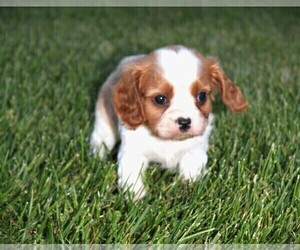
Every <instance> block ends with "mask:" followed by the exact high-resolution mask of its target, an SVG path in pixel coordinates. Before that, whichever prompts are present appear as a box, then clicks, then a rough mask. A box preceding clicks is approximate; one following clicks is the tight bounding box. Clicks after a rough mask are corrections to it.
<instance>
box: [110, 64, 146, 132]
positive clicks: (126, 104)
mask: <svg viewBox="0 0 300 250" xmlns="http://www.w3.org/2000/svg"><path fill="white" fill-rule="evenodd" d="M142 73H143V72H142V70H141V69H140V68H139V67H136V66H135V65H129V66H127V67H125V68H124V70H123V72H122V76H121V79H120V81H119V82H118V83H117V85H116V87H115V89H114V90H113V105H114V109H115V111H116V113H117V115H118V117H119V118H120V119H121V121H122V122H123V123H124V124H125V125H126V126H127V127H128V128H130V129H136V128H137V127H138V126H139V125H141V124H142V123H144V122H145V114H144V109H143V103H142V96H141V93H140V80H141V75H142Z"/></svg>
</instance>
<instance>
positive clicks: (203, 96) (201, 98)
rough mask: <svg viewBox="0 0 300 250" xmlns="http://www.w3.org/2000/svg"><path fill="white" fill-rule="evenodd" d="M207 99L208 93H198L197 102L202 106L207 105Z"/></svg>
mask: <svg viewBox="0 0 300 250" xmlns="http://www.w3.org/2000/svg"><path fill="white" fill-rule="evenodd" d="M206 98H207V94H206V92H204V91H200V92H199V93H198V95H197V101H198V102H199V103H200V104H203V103H205V101H206Z"/></svg>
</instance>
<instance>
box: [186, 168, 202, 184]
mask: <svg viewBox="0 0 300 250" xmlns="http://www.w3.org/2000/svg"><path fill="white" fill-rule="evenodd" d="M206 173H207V170H206V168H205V167H195V168H188V169H181V170H180V175H181V177H182V179H183V180H187V181H190V182H194V181H196V180H198V179H199V178H201V177H203V176H204V175H205V174H206Z"/></svg>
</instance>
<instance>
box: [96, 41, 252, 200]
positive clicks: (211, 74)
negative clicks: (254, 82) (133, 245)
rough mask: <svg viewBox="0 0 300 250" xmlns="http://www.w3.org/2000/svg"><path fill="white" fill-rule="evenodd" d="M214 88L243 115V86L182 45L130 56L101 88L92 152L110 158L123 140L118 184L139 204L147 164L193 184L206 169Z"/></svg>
mask: <svg viewBox="0 0 300 250" xmlns="http://www.w3.org/2000/svg"><path fill="white" fill-rule="evenodd" d="M216 91H217V92H219V93H220V96H221V99H222V101H223V102H224V104H225V105H226V106H227V107H228V108H229V109H230V110H231V111H233V112H244V111H246V109H247V106H248V104H247V102H246V100H245V98H244V96H243V94H242V92H241V90H240V88H239V87H237V86H236V85H235V84H234V83H233V82H232V81H231V80H230V79H229V78H228V77H227V75H226V74H225V73H224V71H223V69H222V68H221V66H220V64H219V62H218V60H217V59H215V58H213V57H205V56H203V55H202V54H200V53H199V52H197V51H196V50H195V49H192V48H187V47H184V46H181V45H174V46H168V47H164V48H159V49H157V50H154V51H153V52H151V53H150V54H147V55H146V54H143V55H135V56H128V57H125V58H124V59H123V60H122V61H121V62H120V63H119V65H118V66H117V68H116V70H115V71H114V72H112V73H111V75H109V77H108V78H107V80H106V81H105V83H104V84H103V86H102V87H101V89H100V92H99V96H98V100H97V103H96V113H95V125H94V129H93V132H92V135H91V149H92V151H93V152H94V153H95V154H98V155H99V156H100V157H101V158H105V156H106V154H107V152H109V151H111V150H112V149H113V148H114V146H115V145H116V143H117V142H118V141H119V140H121V143H120V148H119V151H118V184H119V186H120V187H122V188H125V189H126V190H129V191H130V192H129V193H131V194H132V195H133V199H134V200H135V201H136V200H139V199H141V198H143V197H144V196H145V195H146V190H145V187H144V185H143V175H144V172H145V170H146V169H147V166H148V164H149V162H157V163H160V164H161V166H162V167H165V168H168V169H173V168H176V167H178V168H179V173H180V176H181V177H182V178H183V179H184V180H189V181H195V180H197V179H198V177H199V176H202V175H204V174H205V172H206V170H205V167H206V163H207V160H208V157H207V150H208V146H209V136H210V133H211V131H212V121H213V115H212V114H211V111H212V101H213V93H214V92H216Z"/></svg>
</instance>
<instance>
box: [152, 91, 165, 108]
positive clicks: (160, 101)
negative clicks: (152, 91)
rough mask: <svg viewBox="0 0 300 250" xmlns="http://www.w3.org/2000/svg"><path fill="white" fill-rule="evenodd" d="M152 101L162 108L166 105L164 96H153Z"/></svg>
mask: <svg viewBox="0 0 300 250" xmlns="http://www.w3.org/2000/svg"><path fill="white" fill-rule="evenodd" d="M153 101H154V103H155V104H157V105H159V106H162V105H165V104H167V101H168V99H167V97H166V96H165V95H162V94H159V95H157V96H154V98H153Z"/></svg>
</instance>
